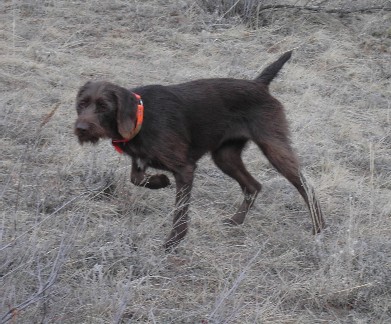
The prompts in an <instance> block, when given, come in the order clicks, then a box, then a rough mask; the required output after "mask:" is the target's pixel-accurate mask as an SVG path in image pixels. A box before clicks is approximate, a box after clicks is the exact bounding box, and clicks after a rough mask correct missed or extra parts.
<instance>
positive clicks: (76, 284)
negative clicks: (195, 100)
mask: <svg viewBox="0 0 391 324" xmlns="http://www.w3.org/2000/svg"><path fill="white" fill-rule="evenodd" d="M256 2H257V1H251V0H241V1H232V0H231V1H229V0H225V1H216V2H214V1H206V0H205V1H202V0H198V1H190V0H180V1H174V0H144V1H135V0H112V1H108V0H107V1H104V0H101V1H96V0H87V1H77V0H75V1H66V0H12V1H11V0H2V1H1V3H0V48H1V50H0V91H1V96H0V114H1V119H0V132H1V136H0V140H1V142H0V143H1V144H0V145H1V164H0V182H1V184H0V193H1V199H0V216H1V218H0V221H1V223H0V322H2V323H3V322H4V323H5V322H9V323H94V324H95V323H204V324H205V323H208V324H210V323H391V127H390V126H391V11H390V10H389V8H390V7H391V4H390V1H386V0H381V1H365V0H359V1H356V2H351V1H337V0H331V1H320V0H319V1H293V0H292V1H289V0H287V1H285V2H284V1H282V0H281V1H273V3H280V4H291V5H308V6H309V5H311V6H316V5H321V6H323V7H324V8H345V9H346V8H348V9H351V8H353V4H352V3H355V4H354V5H355V6H366V7H370V6H380V7H381V6H383V9H376V10H372V11H367V12H356V13H340V14H338V13H330V12H329V13H328V12H325V11H324V10H322V11H310V10H304V9H300V10H296V9H287V8H285V9H284V8H280V9H276V8H275V9H268V10H258V9H259V7H258V9H257V5H256ZM254 3H255V5H254ZM262 3H265V4H267V3H269V4H270V3H271V1H269V2H267V1H263V2H262ZM245 5H247V7H246V6H245ZM250 5H252V6H250ZM240 6H242V7H240ZM246 8H247V9H246ZM241 9H242V10H241ZM244 9H246V10H244ZM251 10H252V11H251ZM257 10H258V12H259V15H257V13H256V12H257ZM249 15H250V16H249ZM290 49H294V54H293V57H292V59H291V60H290V61H289V62H288V63H287V64H286V65H285V66H284V68H283V70H282V72H281V73H280V75H279V77H278V78H277V79H276V80H275V81H274V82H273V84H272V86H271V91H272V93H273V94H274V95H275V96H276V97H277V98H279V99H280V100H281V102H283V103H284V105H285V107H286V111H287V115H288V118H289V121H290V125H291V131H292V140H293V143H294V146H295V149H296V150H297V152H298V155H299V157H300V160H301V163H302V167H303V172H304V173H305V174H306V176H307V177H308V179H310V182H311V183H312V184H313V185H314V187H315V188H316V191H317V193H318V196H319V198H320V201H321V204H322V207H323V211H324V214H325V218H326V222H327V224H328V228H327V229H326V230H325V231H324V232H323V233H322V234H321V235H317V236H312V235H311V221H310V217H309V213H308V211H307V209H306V206H305V204H304V202H303V201H302V199H301V197H300V196H299V194H298V193H297V191H296V189H295V188H294V187H293V186H291V185H290V184H289V183H288V182H287V181H286V180H285V179H284V178H283V177H282V176H280V175H279V174H278V173H277V172H276V171H275V170H274V169H273V168H272V167H271V166H270V165H269V164H268V162H267V161H266V159H265V158H264V157H263V156H262V154H261V153H260V151H259V150H258V148H257V147H255V146H252V145H250V146H249V147H248V149H247V150H246V152H245V154H244V160H245V162H246V165H247V166H248V168H249V170H250V171H251V173H252V174H254V175H255V176H256V178H257V179H258V180H259V181H260V182H261V183H262V184H263V192H262V193H261V194H260V195H259V197H258V199H257V201H256V203H255V205H254V208H253V209H252V210H251V212H250V213H249V215H248V217H247V219H246V222H245V224H244V225H242V226H239V227H237V228H230V227H226V226H224V225H223V224H222V222H221V220H222V219H223V218H225V217H227V216H230V215H232V214H233V213H234V212H235V210H236V207H237V205H238V203H239V202H240V201H241V199H242V194H241V191H240V188H239V186H238V185H237V183H236V182H234V181H233V180H231V179H230V178H228V177H227V176H225V175H224V174H223V173H222V172H220V171H219V170H218V169H217V168H216V167H215V166H214V165H213V163H212V161H211V159H210V157H209V156H207V157H205V158H203V159H202V160H201V161H200V163H199V168H198V169H197V174H196V180H195V187H194V190H193V197H192V204H191V207H190V213H191V225H190V232H189V234H188V236H187V237H186V239H185V241H183V242H182V244H181V245H180V247H179V248H178V250H177V252H176V253H172V254H167V253H165V252H164V250H163V248H162V244H163V242H164V239H165V237H166V235H167V234H168V232H169V229H170V227H171V221H172V214H173V211H174V196H175V189H174V186H172V187H170V188H166V189H162V190H159V191H152V190H148V189H145V188H137V187H135V186H133V185H132V184H131V183H130V180H129V178H130V160H129V159H128V158H127V157H125V156H122V155H119V154H117V153H116V152H115V151H114V150H113V148H112V147H111V145H110V143H109V141H102V142H101V143H100V144H99V145H98V146H89V145H85V146H83V147H81V146H79V144H78V142H77V140H76V138H75V136H74V135H73V123H74V121H75V117H76V112H75V108H74V101H75V96H76V92H77V90H78V88H79V87H80V85H82V84H83V83H84V82H85V81H87V80H90V79H94V80H108V81H111V82H114V83H118V84H120V85H122V86H125V87H129V88H131V87H133V86H138V85H144V84H151V83H161V84H171V83H177V82H182V81H188V80H192V79H197V78H207V77H235V78H249V79H251V78H254V77H255V76H256V75H257V74H258V73H259V72H260V71H261V70H262V68H263V67H265V66H266V65H267V64H269V63H271V62H272V61H273V60H274V59H276V58H277V57H278V56H279V55H280V54H281V53H283V52H285V51H287V50H290ZM170 177H171V176H170ZM171 179H172V177H171ZM172 180H173V179H172Z"/></svg>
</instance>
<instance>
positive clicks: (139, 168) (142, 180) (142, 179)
mask: <svg viewBox="0 0 391 324" xmlns="http://www.w3.org/2000/svg"><path fill="white" fill-rule="evenodd" d="M146 168H147V166H146V165H145V163H143V162H142V161H140V160H136V159H132V171H131V175H130V181H131V182H132V183H133V184H135V185H136V186H140V187H146V188H149V189H160V188H165V187H167V186H169V185H170V180H169V179H168V177H167V176H166V175H165V174H155V175H148V174H147V173H145V170H146Z"/></svg>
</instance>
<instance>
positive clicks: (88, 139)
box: [77, 136, 99, 145]
mask: <svg viewBox="0 0 391 324" xmlns="http://www.w3.org/2000/svg"><path fill="white" fill-rule="evenodd" d="M77 138H78V140H79V144H80V145H83V144H84V143H91V144H94V145H96V144H97V143H98V142H99V137H92V136H89V137H86V136H77Z"/></svg>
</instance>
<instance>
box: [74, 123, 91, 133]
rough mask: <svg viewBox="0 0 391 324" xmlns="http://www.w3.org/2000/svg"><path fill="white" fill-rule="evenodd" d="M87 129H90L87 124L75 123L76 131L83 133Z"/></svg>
mask: <svg viewBox="0 0 391 324" xmlns="http://www.w3.org/2000/svg"><path fill="white" fill-rule="evenodd" d="M89 128H90V126H89V125H88V123H86V122H83V121H80V122H77V123H76V129H77V130H78V131H82V132H85V131H88V130H89Z"/></svg>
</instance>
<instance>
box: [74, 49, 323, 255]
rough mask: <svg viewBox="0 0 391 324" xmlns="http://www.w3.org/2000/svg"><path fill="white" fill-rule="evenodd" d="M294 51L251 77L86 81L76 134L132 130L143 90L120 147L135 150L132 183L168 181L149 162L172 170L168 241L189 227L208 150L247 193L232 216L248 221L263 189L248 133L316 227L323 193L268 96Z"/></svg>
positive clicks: (84, 138) (87, 136) (118, 135)
mask: <svg viewBox="0 0 391 324" xmlns="http://www.w3.org/2000/svg"><path fill="white" fill-rule="evenodd" d="M290 57H291V52H287V53H285V54H283V55H282V56H281V57H280V58H279V59H278V60H277V61H275V62H274V63H272V64H271V65H269V66H268V67H267V68H266V69H265V70H264V71H263V72H262V73H261V74H260V75H259V76H258V77H257V78H256V79H254V80H238V79H228V78H221V79H203V80H196V81H191V82H187V83H182V84H177V85H169V86H162V85H149V86H142V87H138V88H134V89H132V90H128V89H125V88H122V87H120V86H117V85H114V84H112V83H108V82H87V83H86V84H85V85H84V86H82V87H81V88H80V90H79V92H78V94H77V104H76V108H77V113H78V118H77V121H76V123H75V134H76V135H77V137H78V139H79V142H80V143H85V142H92V143H97V142H98V140H99V139H100V138H110V139H123V138H128V136H129V134H130V131H131V130H132V129H133V127H134V124H135V116H136V107H137V100H136V97H135V96H134V93H137V94H139V95H140V96H141V98H142V100H143V102H144V107H145V112H144V122H143V125H142V128H141V131H140V132H139V133H138V135H137V136H136V137H134V138H133V139H132V140H130V141H129V142H127V143H124V144H122V149H123V151H124V152H125V153H126V154H127V155H129V156H130V157H131V158H132V172H131V181H132V183H134V184H135V185H139V186H144V187H147V188H151V189H159V188H164V187H166V186H168V185H169V184H170V181H169V179H168V177H167V176H166V175H164V174H155V175H148V174H147V173H146V169H147V168H148V167H152V168H156V169H161V170H166V171H170V172H172V174H173V176H174V178H175V182H176V190H177V192H176V210H175V215H174V221H173V229H172V231H171V233H170V235H169V237H168V239H167V241H166V243H165V247H166V248H167V249H170V248H172V247H174V246H175V245H177V244H178V243H179V241H180V240H181V239H182V238H183V237H184V236H185V234H186V232H187V223H188V207H189V200H190V192H191V188H192V184H193V176H194V171H195V169H196V163H197V161H198V160H199V159H200V158H201V157H202V156H203V155H204V154H206V153H207V152H211V155H212V158H213V161H214V162H215V163H216V165H217V166H218V167H219V168H220V169H221V170H222V171H223V172H224V173H226V174H227V175H229V176H231V177H232V178H233V179H235V180H236V181H237V182H238V183H239V185H240V187H241V188H242V191H243V193H244V200H243V202H242V203H241V205H240V206H239V209H238V211H237V212H236V214H235V215H234V216H233V217H232V218H231V219H229V220H227V223H229V224H232V225H238V224H242V223H243V221H244V218H245V216H246V214H247V212H248V210H249V209H250V207H251V205H252V204H253V202H254V199H255V198H256V196H257V195H258V193H259V192H260V190H261V184H260V183H259V182H258V181H257V180H255V179H254V178H253V177H252V176H251V175H250V173H249V172H248V171H247V170H246V168H245V166H244V164H243V161H242V159H241V153H242V150H243V149H244V147H245V145H246V143H247V142H248V141H249V140H252V141H253V142H254V143H256V144H257V145H258V147H259V148H260V149H261V151H262V152H263V153H264V155H265V156H266V157H267V158H268V160H269V161H270V163H271V164H272V165H273V166H274V167H275V168H276V169H277V170H278V171H279V172H280V173H281V174H282V175H283V176H284V177H285V178H287V179H288V180H289V181H290V182H291V183H292V184H293V185H294V186H295V187H296V189H297V190H298V191H299V193H300V194H301V196H302V197H303V198H304V200H305V202H306V204H307V205H308V208H309V210H310V214H311V218H312V223H313V231H314V233H317V232H319V231H320V230H321V229H322V228H323V227H324V220H323V216H322V212H321V209H320V206H319V203H318V200H317V199H316V197H315V194H314V191H313V189H312V188H310V187H309V185H308V184H307V182H306V181H305V179H304V177H303V176H302V175H301V172H300V167H299V163H298V160H297V157H296V154H295V153H294V152H293V150H292V148H291V145H290V140H289V130H288V124H287V121H286V118H285V114H284V109H283V106H282V104H281V103H280V102H279V101H278V100H277V99H275V98H274V97H272V96H271V94H270V93H269V87H268V86H269V84H270V82H271V81H272V80H273V79H274V77H275V76H276V75H277V73H278V71H279V70H280V69H281V68H282V66H283V65H284V63H285V62H286V61H287V60H289V58H290Z"/></svg>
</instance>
